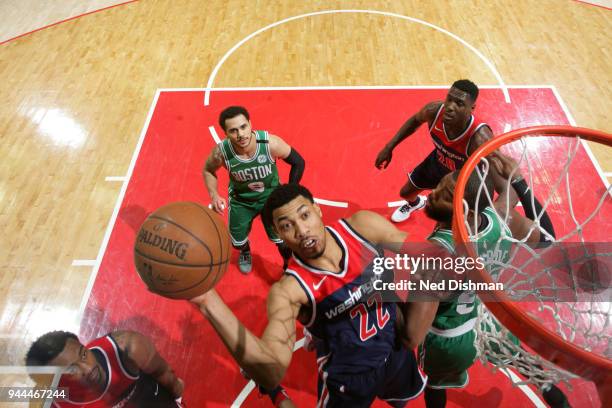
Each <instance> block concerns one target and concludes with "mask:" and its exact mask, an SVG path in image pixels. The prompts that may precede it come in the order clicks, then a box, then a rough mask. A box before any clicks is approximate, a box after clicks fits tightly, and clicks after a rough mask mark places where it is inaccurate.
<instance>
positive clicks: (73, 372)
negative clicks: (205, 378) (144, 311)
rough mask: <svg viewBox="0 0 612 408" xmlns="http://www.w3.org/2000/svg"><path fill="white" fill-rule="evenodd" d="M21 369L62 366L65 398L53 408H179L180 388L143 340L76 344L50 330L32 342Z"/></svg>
mask: <svg viewBox="0 0 612 408" xmlns="http://www.w3.org/2000/svg"><path fill="white" fill-rule="evenodd" d="M26 365H27V366H59V367H65V371H64V373H63V374H62V376H61V378H60V381H59V385H58V387H60V388H66V389H67V394H68V399H66V400H56V401H54V402H53V406H54V407H58V408H60V407H61V408H70V407H89V408H108V407H126V408H136V407H147V408H165V407H181V406H182V405H181V395H182V394H183V388H184V384H183V381H182V380H181V379H179V378H178V377H177V376H176V375H175V374H174V372H173V371H172V369H171V368H170V366H169V365H168V363H166V361H165V360H164V359H163V358H162V357H161V356H160V355H159V353H158V352H157V351H156V350H155V346H154V345H153V343H152V342H151V340H149V339H148V338H147V337H145V336H143V335H141V334H139V333H136V332H132V331H116V332H113V333H110V334H108V335H106V336H103V337H100V338H99V339H95V340H93V341H91V342H89V343H88V344H87V345H84V344H82V343H81V342H80V341H79V339H78V337H77V336H76V335H75V334H72V333H69V332H63V331H54V332H49V333H47V334H44V335H43V336H41V337H40V338H38V339H37V340H36V341H35V342H34V343H33V344H32V346H31V347H30V350H29V351H28V353H27V356H26Z"/></svg>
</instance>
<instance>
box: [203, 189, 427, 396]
mask: <svg viewBox="0 0 612 408" xmlns="http://www.w3.org/2000/svg"><path fill="white" fill-rule="evenodd" d="M262 216H263V219H264V223H265V224H267V225H269V226H272V227H273V228H274V230H275V232H276V233H277V234H278V235H279V237H280V238H282V239H283V241H284V242H285V243H286V244H287V246H288V247H289V248H290V249H291V250H292V251H293V257H292V258H291V260H290V263H289V266H288V268H287V270H286V272H285V274H284V275H283V277H282V278H281V279H280V280H279V281H278V282H277V283H275V284H274V285H272V287H271V288H270V292H269V294H268V300H267V305H268V306H267V310H268V325H267V326H266V328H265V330H264V332H263V334H262V335H261V336H260V337H258V336H255V335H254V334H253V333H251V332H250V331H249V330H248V329H246V328H245V327H244V325H243V324H242V323H241V322H240V321H239V320H238V319H237V318H236V316H235V315H234V313H233V312H232V311H231V310H230V308H229V307H228V306H227V305H226V304H225V302H224V301H223V300H222V299H221V297H220V296H219V295H218V294H217V292H216V291H215V290H214V289H212V290H210V291H209V292H207V293H205V294H204V295H201V296H199V297H197V298H194V299H192V302H194V303H196V304H197V305H198V306H199V308H200V310H201V312H202V313H203V314H204V316H205V317H206V318H207V319H208V321H209V322H210V323H211V324H212V326H213V328H214V329H215V331H216V332H217V334H218V335H219V337H221V339H222V341H223V343H224V344H225V345H226V347H227V349H228V350H229V352H230V353H231V354H232V356H233V357H234V359H235V360H236V361H237V362H238V364H239V365H240V366H241V367H242V368H243V369H244V371H246V373H247V374H248V375H249V377H250V378H252V379H253V380H254V381H255V382H256V383H258V384H260V385H262V386H263V387H265V388H267V389H274V388H275V387H276V386H277V385H278V384H279V383H280V381H281V379H282V378H283V376H284V375H285V372H286V370H287V368H288V367H289V363H290V362H291V358H292V354H293V346H294V344H295V342H296V322H297V321H298V319H299V320H300V321H301V322H302V323H303V324H305V326H306V327H307V328H308V329H309V330H310V331H311V332H312V334H313V335H314V336H316V337H317V338H318V339H320V341H319V342H318V344H317V354H318V356H319V358H318V360H317V361H318V365H319V367H318V372H319V374H320V375H319V379H318V380H319V381H318V399H319V402H320V404H321V405H322V406H328V407H338V406H350V407H369V406H370V405H371V404H372V402H373V401H374V399H376V398H377V397H378V398H380V399H383V400H385V401H386V402H387V403H388V404H389V405H391V406H393V407H403V406H405V405H406V403H407V401H409V400H410V399H413V398H415V397H416V396H417V395H419V394H420V393H421V392H422V391H423V388H424V385H425V381H426V378H424V377H423V376H422V375H421V374H420V372H419V370H418V367H417V364H416V359H415V355H414V352H413V350H408V349H406V348H404V347H401V346H399V345H398V342H397V341H396V337H397V328H396V325H395V322H396V317H397V313H398V312H397V310H396V305H395V304H394V303H390V302H385V301H383V299H382V298H381V295H380V293H378V292H376V291H374V290H373V287H372V282H373V279H376V278H375V276H374V271H373V269H372V265H373V260H374V258H377V257H379V256H382V248H387V249H390V250H393V251H397V250H398V249H399V247H400V246H401V245H402V243H403V242H404V241H405V240H406V238H407V233H405V232H403V231H399V230H398V229H396V228H395V227H394V226H393V225H392V224H391V223H390V222H389V221H387V220H386V219H385V218H383V217H381V216H380V215H378V214H376V213H373V212H370V211H359V212H357V213H355V214H353V215H352V216H350V217H349V218H347V219H344V220H339V221H337V222H334V223H332V224H331V225H329V226H327V227H326V226H325V225H324V224H323V221H322V213H321V209H320V208H319V206H318V205H317V204H315V203H314V200H313V196H312V194H311V193H310V192H309V191H308V190H307V189H306V188H305V187H303V186H301V185H297V184H286V185H282V186H280V187H278V188H277V189H276V190H275V191H274V192H272V194H271V195H270V197H269V198H268V201H267V202H266V205H265V207H264V209H263V214H262ZM393 243H395V244H393ZM397 243H400V244H397ZM416 323H418V322H416ZM416 326H418V324H415V327H416ZM427 329H428V326H423V327H421V333H420V334H419V333H415V339H416V341H419V340H420V338H423V337H424V336H425V334H426V332H427ZM419 336H420V338H419Z"/></svg>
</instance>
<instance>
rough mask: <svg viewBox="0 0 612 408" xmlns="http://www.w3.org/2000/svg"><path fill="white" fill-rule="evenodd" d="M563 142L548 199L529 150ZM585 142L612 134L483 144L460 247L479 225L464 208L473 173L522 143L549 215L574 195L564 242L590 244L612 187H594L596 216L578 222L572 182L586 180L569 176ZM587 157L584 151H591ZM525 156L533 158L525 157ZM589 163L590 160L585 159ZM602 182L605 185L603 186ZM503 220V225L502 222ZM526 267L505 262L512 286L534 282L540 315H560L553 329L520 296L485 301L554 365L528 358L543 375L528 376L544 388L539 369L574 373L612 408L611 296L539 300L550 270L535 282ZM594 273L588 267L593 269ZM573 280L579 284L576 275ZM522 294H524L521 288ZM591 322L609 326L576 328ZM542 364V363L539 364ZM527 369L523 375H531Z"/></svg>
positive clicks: (468, 169)
mask: <svg viewBox="0 0 612 408" xmlns="http://www.w3.org/2000/svg"><path fill="white" fill-rule="evenodd" d="M559 137H562V138H565V140H567V146H568V152H567V157H562V156H559V155H558V156H557V157H556V158H555V159H556V160H554V161H555V163H552V164H551V165H553V167H554V165H556V166H557V167H558V168H559V169H557V170H558V171H557V170H554V171H553V172H557V173H559V175H558V178H557V177H550V178H548V179H546V181H545V182H544V183H542V182H541V184H543V185H544V187H545V188H549V189H550V194H549V197H546V196H542V192H543V191H542V190H543V189H544V188H540V189H538V186H537V185H535V186H534V180H535V179H537V178H538V176H539V175H540V173H534V172H533V170H534V169H533V168H534V167H536V164H535V163H531V162H530V161H529V154H528V149H529V148H530V146H531V148H532V149H534V148H535V149H539V148H538V147H537V141H538V140H539V141H545V143H550V142H553V140H551V139H550V138H559ZM534 138H539V139H534ZM580 139H586V140H590V141H592V142H596V143H600V144H603V145H606V146H608V147H610V146H612V135H610V134H607V133H604V132H600V131H596V130H590V129H584V128H577V127H570V126H537V127H530V128H525V129H519V130H515V131H512V132H509V133H506V134H504V135H501V136H498V137H496V138H494V139H492V140H490V141H489V142H487V143H485V144H484V145H482V146H480V147H479V148H478V149H477V150H476V151H475V152H474V153H473V154H472V155H471V156H470V157H469V158H468V160H467V161H466V163H465V165H464V167H463V169H462V171H461V173H460V175H459V177H458V179H457V183H456V187H455V196H454V202H453V208H454V216H453V235H454V238H455V241H456V242H457V243H458V244H459V243H463V244H467V243H469V242H470V236H471V233H470V230H471V228H470V227H472V226H470V225H468V223H467V221H466V208H465V207H466V206H467V205H466V203H465V202H464V200H463V196H464V192H465V187H466V183H467V180H468V177H469V176H470V174H471V173H472V171H474V169H475V168H476V167H477V166H478V165H479V163H481V165H480V166H478V167H479V168H483V169H481V172H484V173H486V172H487V171H488V161H487V159H486V157H487V156H488V155H489V154H490V153H492V152H493V151H495V150H497V149H499V148H500V147H502V146H506V147H505V148H506V149H510V150H512V147H515V150H519V149H516V147H517V146H518V147H519V148H522V152H521V151H520V150H519V151H518V153H519V154H520V155H521V161H522V163H523V164H524V165H525V167H527V168H528V174H527V171H525V172H523V174H524V178H525V180H526V181H527V182H528V184H529V186H530V188H532V190H533V191H534V194H535V196H536V197H539V198H540V199H541V200H540V201H542V205H543V207H544V210H546V208H547V206H549V204H550V203H551V202H559V201H563V200H567V199H568V198H569V202H568V205H569V210H568V211H567V214H568V215H567V218H568V219H569V218H571V220H572V222H573V224H574V229H573V230H571V231H569V232H568V231H564V232H562V233H561V234H559V235H562V237H561V239H559V242H578V243H579V244H580V243H582V244H586V242H587V241H588V240H585V239H584V235H583V232H584V228H586V225H587V224H589V223H590V222H591V221H592V220H593V219H597V218H595V217H596V216H597V214H598V213H599V211H600V210H601V209H602V208H605V210H606V211H609V205H610V202H611V193H612V189H611V187H610V186H609V185H608V184H607V183H606V188H605V189H604V190H603V194H602V190H601V189H598V188H596V187H597V186H595V185H593V186H589V187H590V189H591V190H592V191H597V198H596V199H595V198H593V199H592V200H590V203H589V204H592V206H593V207H594V208H595V209H594V211H593V213H592V214H590V215H589V217H587V218H588V219H587V218H585V221H584V222H582V223H581V222H579V221H577V217H576V216H575V214H574V208H575V206H576V203H573V206H572V197H571V190H572V188H571V187H572V185H571V182H572V181H573V182H574V183H577V185H578V186H579V185H580V183H584V182H583V181H581V180H579V179H574V180H572V179H571V178H570V177H569V171H570V168H574V167H575V166H577V165H579V164H581V163H578V164H576V163H574V164H573V163H572V161H573V160H574V158H575V155H576V154H577V151H578V148H579V146H580ZM556 140H558V139H556ZM534 143H535V144H534ZM541 146H545V145H541ZM582 153H583V154H584V152H582ZM525 158H526V161H525V160H524V159H525ZM583 161H584V162H586V160H583ZM537 170H538V171H539V172H542V171H544V170H546V171H548V164H547V167H546V168H545V169H542V168H540V169H537ZM481 179H482V178H481ZM540 181H541V180H540ZM509 184H510V181H509V180H508V185H509ZM535 184H537V183H535ZM593 184H594V183H593ZM597 184H598V185H599V181H598V183H597ZM560 186H561V187H560ZM534 187H535V189H534ZM563 187H565V189H566V192H567V197H563V198H559V197H560V195H559V194H560V193H559V190H560V189H562V188H563ZM481 188H482V186H481ZM574 190H575V189H574ZM485 196H486V194H484V193H482V197H481V199H485V200H486V199H489V200H491V199H492V197H485ZM587 200H589V199H587ZM604 205H605V207H604ZM599 219H601V218H599ZM604 220H605V218H604ZM607 220H608V221H610V220H611V219H610V218H608V219H607ZM502 221H504V220H503V219H502ZM572 222H570V221H568V222H567V223H565V225H563V227H564V228H567V224H572ZM594 224H596V222H593V223H591V224H589V226H590V227H593V225H594ZM534 225H536V227H539V218H538V220H537V222H536V223H535V224H534ZM556 227H557V226H555V228H556ZM609 227H610V226H609V225H608V226H604V227H603V228H604V229H605V228H609ZM595 228H596V227H595ZM605 234H606V233H604V235H605ZM607 235H608V237H609V236H610V232H609V231H608V232H607ZM563 240H566V241H563ZM609 241H610V240H609V238H608V239H606V242H609ZM516 242H517V243H519V244H520V243H521V241H520V240H519V241H516ZM523 242H524V241H523ZM465 247H466V249H467V252H468V255H469V256H470V257H473V258H475V257H476V252H475V248H473V247H472V246H471V245H465ZM534 256H537V255H534ZM606 256H608V255H606ZM606 259H607V258H606ZM529 262H531V261H529ZM527 263H528V262H526V263H524V264H522V265H519V266H516V265H512V266H511V265H505V266H508V267H509V268H512V269H513V271H512V272H513V273H510V274H507V275H508V276H512V278H511V279H515V280H516V281H517V282H516V284H513V287H519V286H520V285H519V284H518V281H519V280H520V279H523V280H524V282H523V283H525V282H527V283H529V284H531V285H532V286H531V289H532V290H531V292H533V293H530V294H529V295H530V296H531V297H532V298H533V297H534V296H535V297H536V299H535V300H534V301H533V303H537V304H538V305H539V306H538V310H540V311H541V312H542V313H545V312H546V313H549V316H552V317H553V318H552V320H554V324H553V326H554V327H546V325H545V324H544V320H545V319H543V318H542V317H539V316H537V313H534V312H533V311H527V310H526V308H527V307H526V303H518V301H517V298H516V297H514V296H512V297H511V296H509V293H507V292H508V291H507V290H506V291H495V292H492V293H491V294H490V296H489V298H488V299H486V300H485V301H484V304H485V305H486V308H487V309H488V310H489V311H490V312H491V313H492V314H493V315H494V316H495V318H497V319H498V320H499V321H500V322H501V323H502V324H503V325H504V326H505V328H507V329H508V330H509V331H510V332H511V333H512V334H514V335H515V336H517V337H518V338H519V339H520V340H521V341H522V342H523V343H524V344H525V345H527V346H528V347H529V348H530V349H532V350H533V351H535V352H536V353H537V354H539V356H541V357H542V358H544V359H545V360H547V362H546V363H547V364H545V365H544V364H540V363H539V362H538V361H537V359H534V360H533V361H531V360H530V359H529V358H526V360H530V361H527V362H525V361H523V362H522V364H526V365H527V366H531V367H532V368H533V371H529V370H527V372H528V373H529V372H537V374H534V377H535V379H533V380H532V379H530V378H528V382H533V383H536V384H538V382H539V380H538V379H541V374H540V370H557V372H558V374H559V375H558V376H555V375H552V376H551V377H550V379H551V380H549V382H557V381H559V380H567V379H568V378H571V376H569V375H566V374H568V373H567V372H571V373H573V374H575V375H578V376H581V377H584V378H586V379H588V380H591V381H594V382H595V384H596V385H597V389H598V393H599V396H600V400H601V402H602V406H612V360H611V356H610V354H609V353H610V346H609V340H610V336H611V334H612V333H611V332H612V328H611V327H610V321H611V320H612V315H611V313H610V312H611V310H610V302H606V300H605V299H606V298H605V297H604V299H603V300H602V298H601V297H599V298H590V300H588V299H587V302H574V303H572V302H571V301H569V302H567V301H565V302H556V301H551V300H550V298H545V297H543V296H542V297H541V298H537V296H538V294H537V293H535V292H538V291H537V290H533V289H534V286H533V285H534V282H536V281H537V279H540V281H541V278H542V277H543V276H544V275H545V274H546V273H548V272H545V271H539V270H538V271H536V275H540V276H537V277H534V276H527V275H525V277H523V275H522V274H523V273H524V271H523V267H524V266H525V265H526V264H527ZM592 264H594V265H597V263H596V262H591V263H589V264H588V265H589V268H590V267H591V265H592ZM589 268H587V270H590V269H589ZM544 277H545V276H544ZM478 278H479V279H482V281H483V282H488V283H492V282H497V281H498V277H497V276H492V275H491V274H490V273H489V272H488V271H487V270H485V269H481V270H479V271H478ZM573 279H574V281H575V278H573ZM525 286H529V285H525ZM552 286H553V287H554V286H555V285H554V284H553V285H552ZM607 286H608V287H607V290H608V292H606V296H609V284H607ZM604 290H606V288H604ZM516 293H519V292H518V291H517V292H516ZM519 299H520V296H519ZM589 301H590V302H599V303H597V304H594V303H591V304H590V306H589V304H588V302H589ZM585 304H586V306H585ZM562 309H567V310H562ZM485 313H486V311H485ZM564 316H570V318H565V317H564ZM571 316H573V317H571ZM592 317H597V319H599V321H604V323H603V326H602V327H599V326H598V327H597V328H596V329H593V327H588V328H581V326H580V325H579V324H577V323H576V321H578V320H585V321H588V320H589V319H590V318H592ZM572 319H574V320H572ZM602 319H603V320H602ZM568 333H569V334H568ZM498 336H499V333H498ZM499 338H500V339H501V340H500V341H499V343H504V339H503V338H501V337H499ZM477 341H478V340H477ZM581 341H583V342H584V344H574V343H580V342H581ZM598 342H599V343H601V342H603V343H604V344H607V348H606V347H604V350H603V352H602V351H601V349H599V350H598V351H595V349H597V347H595V346H593V344H597V343H598ZM522 352H524V353H526V354H529V353H527V352H525V350H522ZM536 357H537V356H536ZM540 361H542V360H541V359H540ZM550 363H552V364H550ZM522 372H523V373H524V372H525V371H522ZM527 377H529V374H527ZM538 385H541V384H538Z"/></svg>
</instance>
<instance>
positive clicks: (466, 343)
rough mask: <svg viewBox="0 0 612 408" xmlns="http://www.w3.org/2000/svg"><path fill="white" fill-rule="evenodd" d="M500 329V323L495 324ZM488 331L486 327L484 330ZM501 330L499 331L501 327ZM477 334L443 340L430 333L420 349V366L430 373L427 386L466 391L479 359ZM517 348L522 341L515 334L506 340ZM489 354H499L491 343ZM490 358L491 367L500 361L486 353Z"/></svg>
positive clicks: (471, 333) (471, 331)
mask: <svg viewBox="0 0 612 408" xmlns="http://www.w3.org/2000/svg"><path fill="white" fill-rule="evenodd" d="M495 325H496V326H497V325H498V323H497V322H495ZM483 329H484V330H487V329H486V327H483ZM498 329H499V328H498ZM475 337H476V331H475V330H470V331H468V332H467V333H465V334H461V335H459V336H456V337H444V336H440V335H437V334H434V333H431V332H430V333H428V334H427V336H426V337H425V341H423V343H422V344H421V345H420V346H419V364H420V365H421V367H422V368H423V371H425V373H426V374H427V376H428V377H429V379H428V380H427V386H428V387H430V388H436V389H442V388H463V387H465V386H466V385H467V384H468V382H469V376H468V372H467V370H468V368H470V366H471V365H472V364H474V361H475V360H476V356H477V354H478V353H477V350H476V347H475V346H474V339H475ZM507 340H508V341H509V342H510V343H512V344H514V345H516V346H518V345H519V340H518V339H517V338H516V337H515V336H514V335H512V334H510V335H509V336H508V339H507ZM488 348H489V350H490V351H493V352H494V353H495V355H499V350H500V347H499V346H498V345H497V344H494V343H490V344H489V346H488ZM487 359H488V360H489V362H490V363H492V364H499V362H500V361H499V360H497V359H496V358H494V357H492V356H491V355H490V354H489V353H487Z"/></svg>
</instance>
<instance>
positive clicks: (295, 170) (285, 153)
mask: <svg viewBox="0 0 612 408" xmlns="http://www.w3.org/2000/svg"><path fill="white" fill-rule="evenodd" d="M269 141H270V153H271V154H272V156H273V157H278V158H280V159H282V160H283V161H285V162H286V163H287V164H289V165H290V166H291V170H290V171H289V183H299V182H300V180H301V179H302V175H303V174H304V168H305V167H306V162H305V161H304V159H303V158H302V156H301V155H300V154H299V153H298V151H297V150H295V148H294V147H292V146H289V144H287V142H285V141H284V140H283V139H281V138H280V137H278V136H276V135H269Z"/></svg>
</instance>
